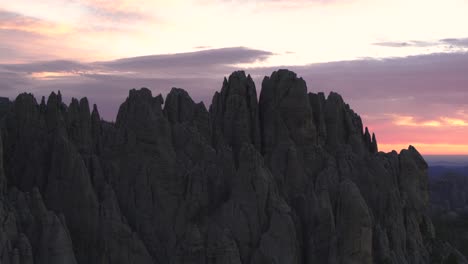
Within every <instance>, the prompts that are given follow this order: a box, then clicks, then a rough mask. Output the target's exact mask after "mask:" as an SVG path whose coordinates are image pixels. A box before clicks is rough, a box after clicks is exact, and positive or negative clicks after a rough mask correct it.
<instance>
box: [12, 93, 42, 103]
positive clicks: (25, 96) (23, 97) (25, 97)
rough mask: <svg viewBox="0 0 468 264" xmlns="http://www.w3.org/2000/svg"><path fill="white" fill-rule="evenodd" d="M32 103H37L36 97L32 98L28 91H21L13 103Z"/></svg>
mask: <svg viewBox="0 0 468 264" xmlns="http://www.w3.org/2000/svg"><path fill="white" fill-rule="evenodd" d="M26 102H27V103H34V104H37V102H36V98H34V95H32V94H30V93H21V94H19V95H18V96H17V97H16V99H15V103H21V104H23V103H26Z"/></svg>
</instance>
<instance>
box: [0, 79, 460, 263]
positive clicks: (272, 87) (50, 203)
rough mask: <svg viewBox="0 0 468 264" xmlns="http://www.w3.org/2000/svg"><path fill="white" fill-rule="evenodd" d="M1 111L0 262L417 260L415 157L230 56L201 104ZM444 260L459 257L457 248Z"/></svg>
mask: <svg viewBox="0 0 468 264" xmlns="http://www.w3.org/2000/svg"><path fill="white" fill-rule="evenodd" d="M2 109H3V110H2V111H1V112H0V119H1V120H2V122H1V133H2V134H1V138H2V142H3V146H2V147H0V156H1V155H3V158H2V159H0V263H4V264H10V263H21V264H23V263H41V264H45V263H122V264H123V263H142V264H144V263H210V264H215V263H239V264H240V263H242V264H247V263H259V264H260V263H282V264H288V263H308V264H309V263H337V264H338V263H342V264H348V263H349V264H352V263H364V264H365V263H414V264H418V263H431V262H433V261H434V262H438V263H440V262H441V261H443V260H444V259H445V258H447V256H449V255H450V256H453V255H454V254H453V252H456V251H455V250H453V249H452V248H451V247H450V246H448V245H445V244H444V246H441V245H442V243H440V242H438V241H437V239H436V238H435V235H434V229H433V226H432V223H431V221H430V219H429V217H428V213H427V210H428V190H427V187H428V182H427V174H426V170H427V165H426V163H425V161H424V160H423V158H422V157H421V155H419V153H418V152H417V151H416V149H414V148H413V147H410V148H409V149H408V150H403V151H402V152H401V153H400V154H398V153H396V152H392V153H386V154H385V153H382V152H378V151H377V142H376V138H375V135H372V136H371V134H370V132H369V131H368V129H367V128H366V129H364V128H363V125H362V121H361V119H360V117H359V116H358V115H357V114H355V113H354V112H353V111H352V110H351V109H350V107H349V106H348V105H347V104H345V103H344V102H343V99H342V98H341V96H340V95H338V94H335V93H331V94H330V95H329V96H328V97H327V98H325V96H324V94H322V93H319V94H313V93H308V92H307V87H306V84H305V82H304V81H303V80H302V79H301V78H298V77H297V76H296V74H295V73H293V72H290V71H287V70H279V71H277V72H274V73H273V74H272V75H271V77H265V79H264V80H263V83H262V89H261V93H260V96H259V98H257V92H256V89H255V84H254V82H253V81H252V79H251V78H250V76H246V75H245V73H244V72H234V73H233V74H232V75H231V76H230V77H229V78H228V79H225V80H224V83H223V87H222V89H221V91H220V92H216V94H215V95H214V97H213V102H212V104H211V107H210V109H206V107H205V106H204V105H203V103H199V104H197V103H194V102H193V100H192V99H191V98H190V96H189V95H188V93H187V92H185V91H184V90H182V89H176V88H173V89H172V90H171V92H170V93H169V94H168V95H167V98H166V102H164V101H163V98H162V96H160V95H159V96H156V97H153V95H152V94H151V92H150V91H149V90H148V89H145V88H142V89H140V90H131V91H130V93H129V96H128V98H127V100H126V101H125V102H124V103H123V104H122V105H121V107H120V109H119V112H118V115H117V120H116V122H115V123H109V122H105V121H102V120H101V118H100V117H99V113H98V110H97V107H96V106H94V107H93V109H92V110H90V107H89V105H88V101H87V99H86V98H83V99H81V100H79V101H78V100H76V99H73V100H72V102H71V103H70V105H69V106H67V105H65V104H64V103H63V102H62V98H61V95H60V93H58V94H55V93H52V94H51V95H50V96H49V98H48V99H47V102H46V100H45V99H44V98H43V100H42V102H41V103H39V104H38V103H37V102H36V99H35V98H34V97H33V96H32V95H29V94H21V95H19V96H18V97H17V98H16V100H15V101H14V102H12V103H10V102H4V103H2ZM457 257H458V259H459V262H460V263H463V261H465V260H464V258H463V256H461V255H457Z"/></svg>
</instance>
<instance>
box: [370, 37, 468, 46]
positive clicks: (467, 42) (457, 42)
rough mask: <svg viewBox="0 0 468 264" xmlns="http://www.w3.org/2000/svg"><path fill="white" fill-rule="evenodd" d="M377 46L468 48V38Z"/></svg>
mask: <svg viewBox="0 0 468 264" xmlns="http://www.w3.org/2000/svg"><path fill="white" fill-rule="evenodd" d="M373 45H375V46H381V47H391V48H408V47H438V46H446V47H449V48H450V47H458V48H463V47H468V38H445V39H440V40H433V41H423V40H410V41H383V42H375V43H373Z"/></svg>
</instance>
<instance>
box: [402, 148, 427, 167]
mask: <svg viewBox="0 0 468 264" xmlns="http://www.w3.org/2000/svg"><path fill="white" fill-rule="evenodd" d="M408 158H410V159H412V160H413V161H414V162H415V163H416V164H417V165H418V167H419V168H420V169H423V170H424V169H427V168H428V165H427V163H426V161H425V160H424V158H423V157H422V156H421V154H420V153H419V151H418V150H417V149H416V148H415V147H414V146H412V145H410V146H409V147H408V149H407V150H406V149H403V150H402V151H401V152H400V159H404V160H407V159H408Z"/></svg>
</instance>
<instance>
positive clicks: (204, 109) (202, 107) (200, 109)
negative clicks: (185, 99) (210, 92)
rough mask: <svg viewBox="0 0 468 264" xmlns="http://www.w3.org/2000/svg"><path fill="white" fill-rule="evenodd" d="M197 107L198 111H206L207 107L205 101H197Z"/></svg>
mask: <svg viewBox="0 0 468 264" xmlns="http://www.w3.org/2000/svg"><path fill="white" fill-rule="evenodd" d="M197 109H198V111H199V112H208V109H207V108H206V106H205V103H203V102H199V103H198V104H197Z"/></svg>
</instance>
